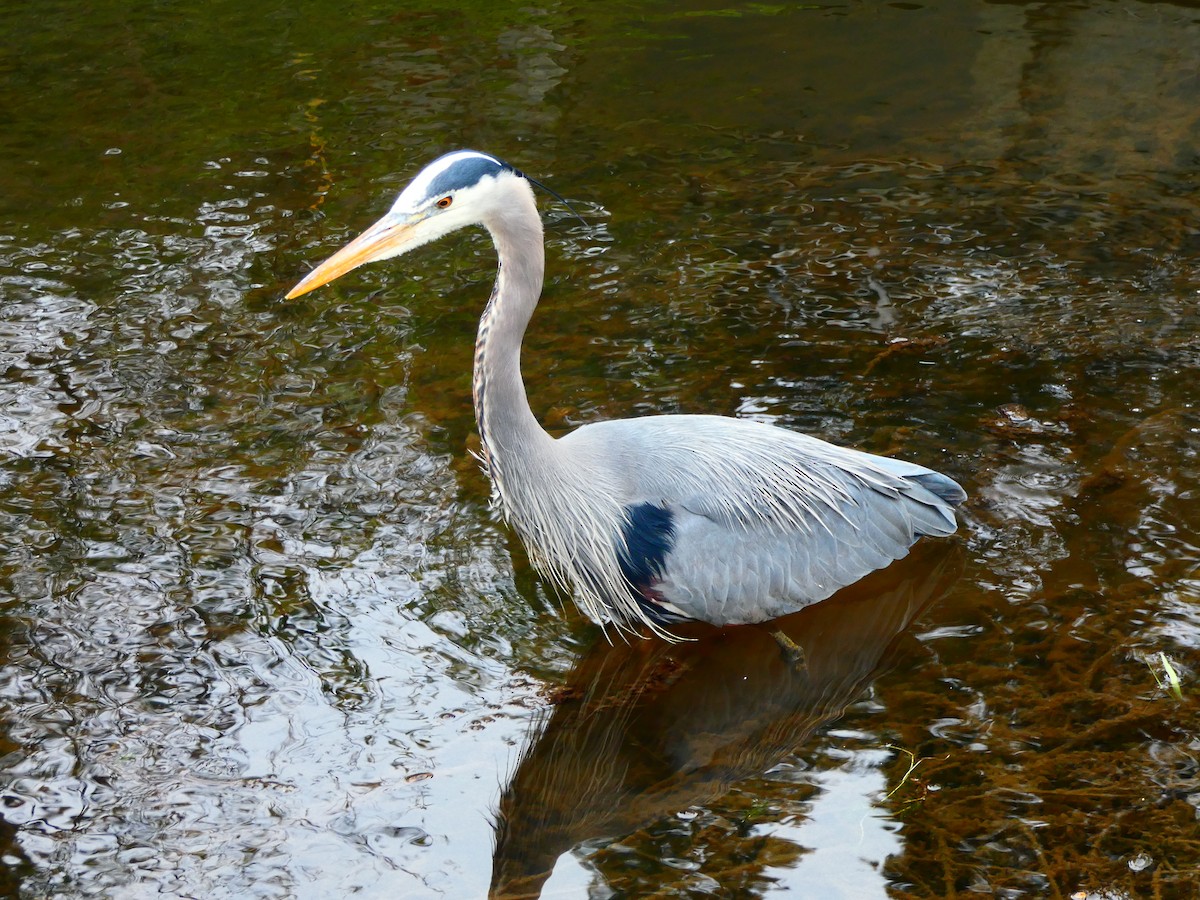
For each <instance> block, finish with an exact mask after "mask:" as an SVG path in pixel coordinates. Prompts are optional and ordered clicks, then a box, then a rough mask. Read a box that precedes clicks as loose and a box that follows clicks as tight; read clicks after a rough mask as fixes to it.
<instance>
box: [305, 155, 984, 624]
mask: <svg viewBox="0 0 1200 900" xmlns="http://www.w3.org/2000/svg"><path fill="white" fill-rule="evenodd" d="M476 223H478V224H482V225H483V226H484V227H485V228H487V229H488V231H489V232H490V233H491V235H492V238H493V240H494V242H495V244H496V250H497V253H498V255H499V257H500V268H499V272H498V275H497V279H496V287H495V290H494V291H493V293H492V298H491V300H490V302H489V303H488V305H487V308H486V309H485V310H484V314H483V317H482V318H481V320H480V325H479V335H478V339H477V343H476V355H475V381H474V395H475V410H476V415H477V418H478V421H479V430H480V437H481V439H482V442H483V454H482V455H483V459H484V463H485V468H486V469H487V471H488V474H489V475H490V476H491V478H492V482H493V485H494V487H495V494H496V498H497V501H498V502H499V504H500V507H501V509H502V510H503V512H504V515H505V517H506V519H507V520H508V521H509V522H510V523H511V524H512V526H513V527H514V528H515V529H516V530H517V532H518V533H519V534H520V535H521V537H522V539H523V540H524V541H525V544H526V546H527V547H528V548H529V550H530V555H531V556H532V558H533V559H534V561H535V563H536V564H537V565H538V566H539V567H540V568H541V569H542V570H543V571H545V572H546V573H547V574H548V575H550V576H551V577H552V578H554V579H555V580H557V581H559V582H560V583H562V584H563V585H564V586H567V587H568V588H573V589H574V593H575V597H576V600H577V602H578V603H579V605H580V607H581V608H582V609H583V611H584V612H585V613H587V614H588V615H589V616H590V617H591V618H593V619H595V620H597V621H601V622H603V621H611V622H615V623H616V624H618V625H637V624H643V623H644V624H649V625H650V626H651V627H652V628H655V629H660V626H661V625H662V624H663V623H667V622H670V621H673V620H678V619H699V620H702V621H706V622H712V623H714V624H717V625H726V624H737V623H746V622H761V621H765V620H767V619H771V618H774V617H776V616H780V615H784V614H786V613H789V612H794V611H795V610H798V609H800V608H802V607H804V606H807V605H809V604H811V603H815V602H817V601H819V600H822V599H824V598H826V597H828V596H829V595H831V594H832V593H834V591H836V590H837V589H838V588H841V587H844V586H846V585H848V584H851V583H852V582H854V581H857V580H858V579H859V578H861V577H862V576H864V575H866V574H867V573H868V572H871V571H873V570H875V569H877V568H880V567H882V566H885V565H887V564H888V563H890V562H891V561H892V560H894V559H898V558H899V557H901V556H903V555H905V554H906V553H907V552H908V548H909V547H911V546H912V544H913V543H914V542H915V541H916V540H917V539H918V538H920V537H921V536H923V535H929V536H945V535H949V534H952V533H953V532H954V531H955V529H956V527H957V522H956V519H955V514H954V507H955V506H957V505H958V504H959V503H961V502H962V500H963V499H965V494H964V493H963V491H962V489H961V488H960V487H959V486H958V485H957V484H956V483H955V482H954V481H952V480H951V479H949V478H947V477H946V476H944V475H941V474H939V473H937V472H933V471H931V470H929V469H926V468H923V467H921V466H918V465H914V464H912V463H907V462H903V461H900V460H895V459H890V458H887V457H881V456H875V455H872V454H869V453H863V452H861V451H858V450H852V449H849V448H844V447H838V446H835V445H833V444H828V443H826V442H824V441H821V440H818V439H817V438H813V437H809V436H807V435H803V434H799V433H797V432H793V431H788V430H786V429H782V428H777V427H775V426H771V425H765V424H760V423H756V422H748V421H744V420H740V419H731V418H726V417H722V416H650V417H644V418H637V419H620V420H615V421H606V422H596V423H593V424H590V425H585V426H583V427H582V428H579V429H578V430H576V431H574V432H572V433H570V434H567V435H565V436H564V437H561V438H557V439H555V438H553V437H551V436H550V435H549V434H547V433H546V431H545V430H544V429H542V427H541V426H540V425H539V423H538V422H537V420H536V418H535V417H534V415H533V413H532V411H531V410H530V408H529V403H528V400H527V398H526V395H525V387H524V383H523V382H522V379H521V372H520V351H521V340H522V338H523V336H524V333H525V328H526V325H527V324H528V322H529V318H530V316H531V315H532V313H533V309H534V307H535V306H536V305H537V301H538V297H539V295H540V293H541V287H542V277H543V271H544V264H545V257H544V249H543V242H542V229H541V219H540V217H539V216H538V213H537V207H536V204H535V203H534V199H533V192H532V190H531V189H530V187H529V183H528V181H527V180H526V179H525V177H524V176H522V175H521V174H520V173H519V172H517V171H515V170H514V169H512V168H511V167H510V166H507V165H505V164H504V163H502V162H500V161H499V160H497V159H495V158H494V157H491V156H487V155H486V154H481V153H475V152H474V151H459V152H457V153H452V154H448V155H446V156H444V157H441V158H440V159H438V160H435V161H434V162H433V163H431V164H430V165H429V166H427V167H426V169H425V170H423V171H422V172H421V173H420V174H419V175H418V176H417V178H416V179H415V180H414V181H413V183H412V184H411V185H410V186H409V187H408V188H406V189H405V191H404V192H403V193H402V194H401V195H400V197H399V198H398V199H397V201H396V204H395V206H393V208H392V211H391V212H390V213H388V215H387V216H385V217H384V218H383V219H381V220H380V221H379V222H377V223H376V224H375V225H374V226H372V227H371V228H370V229H368V231H367V232H365V233H364V234H363V235H361V236H360V237H359V238H357V239H356V240H355V241H353V242H352V243H351V244H349V245H348V246H347V247H345V248H344V249H343V250H341V251H339V252H338V253H337V254H335V255H334V256H333V257H331V258H330V259H329V260H327V261H326V262H325V263H323V264H322V265H321V266H320V267H318V268H317V269H316V270H315V271H314V272H312V273H311V274H310V275H309V276H308V277H307V278H306V279H305V280H304V281H302V282H301V283H300V284H299V285H297V287H296V288H294V289H293V290H292V292H291V293H290V294H289V295H288V296H289V297H290V296H296V295H298V294H301V293H304V292H305V291H307V290H311V289H313V288H315V287H318V286H320V285H321V284H324V283H326V282H328V281H330V280H332V279H333V278H336V277H338V275H341V274H343V273H344V272H346V271H349V270H350V269H352V268H355V267H356V266H358V265H360V264H362V263H364V262H368V261H371V260H374V259H384V258H387V257H390V256H395V255H398V254H399V253H403V252H406V251H407V250H409V249H412V248H413V247H415V246H417V245H419V244H421V243H424V242H425V241H428V240H432V239H434V238H436V237H440V236H441V235H443V234H446V233H448V232H449V231H453V230H455V229H457V228H460V227H463V226H465V225H470V224H476ZM660 630H661V629H660Z"/></svg>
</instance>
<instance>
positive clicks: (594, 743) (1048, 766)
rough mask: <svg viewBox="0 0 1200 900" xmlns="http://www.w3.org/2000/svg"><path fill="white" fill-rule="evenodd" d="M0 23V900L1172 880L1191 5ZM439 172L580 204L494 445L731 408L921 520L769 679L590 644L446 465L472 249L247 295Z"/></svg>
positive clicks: (318, 10) (1199, 636) (1112, 884)
mask: <svg viewBox="0 0 1200 900" xmlns="http://www.w3.org/2000/svg"><path fill="white" fill-rule="evenodd" d="M6 21H7V28H8V30H9V33H10V37H11V38H12V39H11V40H10V41H8V42H6V44H5V46H4V49H3V50H0V86H2V88H3V90H2V92H0V96H3V97H4V98H5V99H4V102H3V104H2V105H0V111H2V112H0V114H2V115H3V121H4V123H5V128H3V129H2V130H0V148H2V152H3V156H4V159H5V160H6V162H7V164H6V166H5V167H4V169H3V171H2V172H0V526H2V527H0V617H2V618H0V658H2V660H3V668H2V669H0V858H2V860H3V869H2V870H0V893H4V894H5V895H8V896H14V897H17V896H20V897H51V896H53V897H149V896H178V897H261V898H271V897H312V898H318V897H319V898H324V897H335V896H351V895H353V896H361V897H395V896H404V897H446V898H461V897H483V896H485V895H486V894H487V893H488V891H489V886H491V890H492V891H493V893H495V894H496V895H497V896H531V895H536V894H537V893H538V892H539V891H541V893H542V896H546V897H551V896H554V897H577V896H591V897H613V896H625V897H633V896H663V897H672V896H673V897H684V896H687V897H691V896H765V895H768V894H782V893H790V894H791V895H794V896H798V897H819V898H836V897H845V898H870V897H889V896H890V897H906V898H907V897H943V896H951V895H955V894H959V893H978V894H983V895H991V896H1000V897H1024V896H1030V897H1034V896H1036V897H1043V896H1051V897H1069V896H1076V895H1078V896H1088V897H1093V898H1097V897H1104V898H1120V897H1142V896H1161V897H1190V896H1195V895H1196V894H1197V893H1200V874H1198V871H1200V838H1198V837H1197V835H1198V834H1200V828H1198V825H1197V816H1198V810H1200V761H1198V760H1200V717H1198V716H1197V707H1196V700H1195V697H1196V694H1197V691H1198V690H1200V688H1198V687H1197V674H1198V673H1200V576H1198V574H1197V573H1198V569H1200V538H1198V537H1197V531H1198V528H1200V513H1198V512H1197V509H1198V507H1197V505H1196V502H1195V500H1196V497H1197V491H1198V490H1200V459H1198V455H1200V414H1198V413H1197V410H1196V407H1195V405H1194V402H1195V401H1194V391H1195V384H1196V381H1195V380H1194V379H1196V378H1197V376H1198V375H1200V338H1198V337H1197V325H1198V324H1200V314H1198V313H1197V304H1198V303H1200V264H1198V262H1197V259H1198V257H1200V224H1198V223H1200V193H1198V191H1197V187H1198V184H1197V182H1198V181H1200V175H1198V172H1200V155H1198V152H1197V149H1196V148H1197V147H1200V105H1197V103H1196V97H1197V96H1200V5H1197V4H1194V3H1148V2H1133V0H1107V2H1101V0H1094V2H1087V0H1082V2H1078V3H1071V4H1043V3H1028V4H1021V3H988V2H981V0H972V2H952V0H943V2H929V3H866V2H847V3H828V4H826V3H818V4H787V3H781V4H751V5H745V6H723V5H721V4H720V3H715V2H707V3H706V2H698V0H690V2H686V3H682V4H679V3H611V4H603V5H601V4H593V5H577V6H570V5H554V4H552V5H547V6H537V7H530V6H527V5H521V4H491V5H484V4H477V5H476V4H464V3H462V2H456V3H453V4H451V3H438V2H430V3H419V4H401V5H400V6H399V7H398V6H397V5H396V4H383V3H371V2H365V3H357V4H349V5H347V4H338V5H332V4H321V3H309V4H301V5H296V4H285V3H280V2H267V3H261V4H253V5H248V4H233V3H228V2H223V0H218V2H216V3H210V4H206V5H204V6H203V7H197V8H196V9H188V8H185V7H182V6H180V5H177V4H166V5H161V4H116V3H91V4H86V5H79V4H70V3H64V2H52V3H48V4H27V5H24V6H17V7H14V8H13V9H12V10H9V12H8V16H7V19H6ZM459 146H469V147H476V148H479V149H484V150H488V151H490V152H493V153H496V154H498V155H500V156H502V157H505V158H507V159H509V160H510V161H512V162H513V163H514V164H516V165H518V166H519V167H521V168H522V169H524V170H526V171H528V172H529V173H530V174H532V175H534V176H535V177H538V178H540V179H542V180H544V181H546V182H547V183H548V184H550V185H551V186H552V187H554V188H555V189H556V190H557V191H559V192H560V193H562V194H563V195H565V196H566V197H567V198H568V199H570V200H571V201H572V203H573V205H574V206H575V207H576V208H577V209H578V211H579V212H580V214H581V215H582V217H583V218H584V219H585V221H586V225H585V224H580V222H579V221H577V220H576V219H574V218H573V217H571V216H570V214H569V213H568V212H567V211H566V210H564V209H563V208H562V207H561V206H560V205H558V204H557V203H554V202H547V203H545V204H544V208H545V212H546V221H547V237H548V242H549V251H548V261H549V273H548V283H547V288H546V292H545V296H544V302H543V304H542V306H541V307H540V308H539V310H538V312H537V314H536V316H535V319H534V322H533V325H532V328H531V331H530V334H529V336H528V339H527V342H526V351H525V373H526V379H527V381H528V383H529V386H530V397H531V402H532V404H533V406H534V409H535V412H536V413H537V414H538V415H539V416H540V417H541V418H542V419H543V421H545V422H546V423H547V427H549V428H550V429H552V430H553V431H556V432H561V431H563V430H566V429H568V428H570V427H572V426H575V425H578V424H581V423H584V422H588V421H593V420H595V419H598V418H603V417H611V416H629V415H641V414H650V413H655V412H718V413H724V414H729V415H739V416H745V417H752V418H758V419H762V420H765V421H771V422H776V423H779V424H782V425H786V426H789V427H794V428H798V429H802V430H805V431H809V432H811V433H814V434H817V435H820V436H822V437H825V438H828V439H832V440H836V441H840V442H845V443H850V444H853V445H855V446H859V447H862V448H864V449H868V450H871V451H874V452H881V453H894V454H897V455H903V456H905V457H906V458H909V459H912V460H914V461H917V462H921V463H924V464H927V465H930V466H932V467H934V468H937V469H940V470H942V471H945V472H946V473H948V474H950V475H951V476H953V477H955V478H957V479H958V480H959V481H961V482H962V484H963V485H964V487H966V489H967V490H968V492H969V494H970V498H971V499H970V501H969V503H968V505H967V507H966V512H965V516H964V519H965V521H964V524H963V528H962V529H961V531H960V534H959V535H958V536H957V537H956V538H955V539H954V540H951V541H944V542H941V543H940V544H930V545H928V546H925V545H922V546H921V547H920V548H919V549H918V552H917V553H915V554H914V555H913V556H912V557H911V558H910V559H908V560H905V561H903V562H901V563H900V564H897V565H896V566H894V567H892V568H890V569H888V570H886V571H885V572H882V573H878V575H876V576H873V577H872V578H871V579H868V580H867V581H866V582H864V583H863V584H861V585H858V586H856V587H854V588H852V589H849V590H848V591H846V592H844V593H843V594H842V595H839V596H838V597H836V598H834V599H833V600H831V601H829V602H827V603H824V604H820V605H819V606H817V607H814V608H812V609H810V610H807V611H804V612H802V613H800V614H797V615H796V616H792V617H789V618H788V619H787V620H784V621H783V622H781V625H782V627H784V630H785V631H786V632H787V633H788V634H789V635H791V636H792V637H793V639H794V640H795V641H796V642H797V643H798V644H800V645H801V646H802V647H803V648H804V650H805V654H806V659H807V666H806V668H804V669H803V670H798V669H796V668H795V667H789V666H787V665H786V664H785V661H784V660H783V659H782V658H781V657H780V654H779V653H778V650H777V648H775V645H774V644H772V643H771V641H770V639H769V638H768V637H767V636H766V635H765V633H764V632H762V631H761V630H758V629H731V630H729V631H725V632H713V631H712V630H711V629H707V630H706V629H697V630H695V632H694V633H692V634H691V636H692V637H694V638H696V640H694V641H692V642H689V643H686V644H682V645H675V646H668V645H665V644H662V643H661V642H657V641H637V642H634V643H632V644H625V643H622V642H620V641H617V642H616V643H613V644H610V643H608V642H606V641H605V640H604V638H603V636H602V634H601V633H600V631H599V630H598V629H596V628H595V627H593V626H591V625H590V624H588V623H587V622H586V621H584V620H583V619H582V618H581V617H580V616H579V614H578V613H577V612H576V611H575V610H574V608H573V607H572V606H571V605H570V604H569V603H567V602H564V599H563V598H561V597H559V596H557V595H555V594H554V593H553V592H552V591H550V590H548V589H547V587H546V586H545V585H544V584H543V583H542V582H540V581H539V580H538V579H537V578H536V577H535V575H534V574H533V573H532V571H531V570H530V567H529V564H528V561H527V559H526V557H525V555H524V552H523V550H522V548H521V547H520V546H519V544H518V542H517V541H516V540H515V539H514V538H513V537H512V535H511V534H510V533H509V532H508V531H507V530H506V529H505V527H504V526H503V524H502V523H500V522H498V521H497V520H496V519H495V518H494V516H493V515H492V514H491V512H490V511H489V508H488V493H489V489H488V485H487V483H486V480H485V479H484V477H483V476H482V474H481V473H480V472H479V471H478V469H477V467H476V465H475V462H474V460H473V459H472V457H471V456H470V453H469V452H468V451H469V450H471V449H472V448H475V447H477V438H476V437H475V434H474V421H473V415H472V411H471V405H470V363H471V358H472V340H473V335H474V327H475V321H476V318H477V316H478V314H479V312H480V310H481V308H482V305H483V302H484V300H485V299H486V296H487V292H488V289H489V284H490V278H491V274H492V269H493V265H494V258H493V252H492V250H491V247H490V245H489V243H488V241H487V239H486V237H485V236H484V235H482V234H471V235H466V234H464V235H457V236H455V237H453V238H451V239H448V240H446V241H443V242H442V243H440V244H438V245H435V246H431V247H428V248H424V249H423V250H422V251H420V253H419V254H416V255H413V256H410V257H407V258H405V259H404V260H403V261H401V262H399V263H397V264H382V265H377V266H373V267H370V268H368V269H365V270H363V271H362V272H361V273H359V274H355V275H353V276H350V277H347V278H345V279H342V280H341V281H339V282H338V284H337V285H335V286H333V287H331V288H329V289H326V290H323V291H320V292H318V293H315V294H313V295H309V296H306V297H304V298H302V299H301V300H299V301H296V302H291V303H286V302H284V301H283V300H282V299H281V298H282V295H283V293H284V291H285V290H286V289H287V288H288V287H290V286H291V284H293V283H294V282H295V281H296V280H297V279H298V278H299V277H300V276H301V275H302V274H303V273H304V272H306V271H307V270H308V267H309V266H310V265H312V264H313V263H315V262H317V261H318V260H320V259H322V258H324V257H325V256H326V255H328V254H329V253H330V252H332V250H334V249H335V248H336V247H337V246H339V245H340V244H341V243H342V242H344V241H345V240H347V239H348V238H349V237H350V236H352V235H353V234H356V233H357V232H358V231H359V230H361V229H362V228H363V227H364V226H365V225H366V224H368V223H369V222H370V221H373V219H374V218H375V217H376V216H377V215H378V214H379V213H380V212H381V211H382V210H383V209H385V208H386V207H387V206H388V204H390V202H391V198H392V195H393V194H394V192H395V191H397V190H398V189H399V188H400V187H402V186H403V184H404V183H405V182H406V180H407V178H408V177H410V176H411V175H412V174H413V173H414V172H415V171H416V170H417V169H418V168H419V167H420V166H421V165H422V164H423V163H424V162H426V161H427V160H429V159H431V158H432V157H433V156H435V155H436V154H438V153H439V152H442V151H444V150H447V149H451V148H454V147H459ZM1170 672H1174V673H1177V675H1178V677H1179V679H1180V680H1181V694H1182V696H1181V698H1176V697H1175V696H1174V695H1173V693H1172V691H1171V690H1170V684H1169V682H1168V674H1169V673H1170ZM493 857H495V859H493Z"/></svg>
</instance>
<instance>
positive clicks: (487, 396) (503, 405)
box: [473, 188, 553, 501]
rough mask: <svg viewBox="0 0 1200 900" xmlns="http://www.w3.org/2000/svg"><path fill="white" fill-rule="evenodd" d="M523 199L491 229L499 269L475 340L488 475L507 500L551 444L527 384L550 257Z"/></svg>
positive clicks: (533, 211) (477, 412)
mask: <svg viewBox="0 0 1200 900" xmlns="http://www.w3.org/2000/svg"><path fill="white" fill-rule="evenodd" d="M525 193H528V194H529V196H528V197H527V198H526V197H525V196H524V194H525ZM518 199H519V201H527V202H516V203H514V204H513V205H512V206H511V207H508V208H506V209H505V211H504V213H503V214H501V215H497V216H496V217H495V218H494V219H493V220H492V221H489V222H487V223H486V224H487V229H488V231H490V232H491V235H492V240H493V241H494V242H495V244H496V252H497V254H498V255H499V257H500V266H499V269H498V270H497V273H496V286H495V287H494V288H493V289H492V297H491V299H490V300H489V301H488V305H487V308H486V309H485V310H484V312H483V317H482V318H481V319H480V320H479V335H478V337H477V339H476V341H475V378H474V385H473V394H474V398H475V417H476V419H477V420H478V422H479V437H480V439H481V440H482V442H483V452H484V458H485V461H486V463H487V467H488V472H489V474H490V475H491V476H492V480H493V481H494V483H495V485H496V489H497V491H498V492H499V494H500V496H501V499H502V500H504V501H510V500H511V497H510V496H509V493H510V490H511V485H512V484H519V483H526V480H525V479H517V478H515V477H514V478H512V479H507V480H506V476H507V475H509V474H510V473H512V471H513V469H514V468H517V467H521V468H524V467H526V466H530V465H535V464H536V463H537V461H538V460H540V459H543V458H544V457H545V456H546V455H547V452H548V448H549V446H550V445H551V444H552V443H553V441H552V439H551V438H550V436H549V435H548V434H546V432H545V430H543V428H542V427H541V425H540V424H538V421H537V419H536V418H534V415H533V411H532V410H531V409H530V408H529V399H528V398H527V397H526V394H525V384H524V382H523V381H522V379H521V340H522V338H523V337H524V336H525V328H526V326H527V325H528V324H529V318H530V316H531V315H532V314H533V310H534V307H536V306H537V302H538V297H539V296H540V294H541V291H542V277H543V274H544V271H545V265H546V252H545V247H544V245H543V243H542V224H541V219H540V217H539V216H538V213H537V208H536V207H535V205H534V203H533V196H532V193H531V192H529V191H528V189H527V188H526V191H525V192H522V196H521V197H520V198H518Z"/></svg>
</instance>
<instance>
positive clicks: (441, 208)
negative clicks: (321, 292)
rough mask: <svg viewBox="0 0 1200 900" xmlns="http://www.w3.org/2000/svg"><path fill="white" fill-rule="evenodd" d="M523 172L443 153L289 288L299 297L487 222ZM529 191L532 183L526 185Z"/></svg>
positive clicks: (482, 156)
mask: <svg viewBox="0 0 1200 900" xmlns="http://www.w3.org/2000/svg"><path fill="white" fill-rule="evenodd" d="M524 181H525V177H524V176H523V175H522V174H521V173H520V172H518V171H517V170H516V169H514V168H513V167H512V166H510V165H508V164H507V163H504V162H501V161H500V160H498V159H496V157H494V156H489V155H488V154H486V153H479V152H477V151H475V150H456V151H454V152H453V153H447V154H446V155H445V156H440V157H438V158H437V159H435V160H434V161H433V162H431V163H430V164H429V165H427V166H426V167H425V168H424V169H422V170H421V171H420V173H419V174H418V175H417V177H416V178H414V179H413V180H412V183H410V184H409V186H408V187H406V188H405V189H404V190H403V191H401V193H400V196H399V197H397V198H396V202H395V203H394V204H393V205H392V208H391V209H390V210H389V211H388V213H387V215H385V216H384V217H383V218H382V219H380V220H379V221H378V222H376V223H375V224H374V225H372V226H371V227H370V228H368V229H367V230H366V231H364V232H363V233H362V234H360V235H359V236H358V237H356V238H355V239H354V240H352V241H351V242H350V243H349V244H347V245H346V246H345V247H343V248H342V249H341V250H339V251H338V252H337V253H335V254H333V256H331V257H329V259H327V260H325V262H323V263H321V265H319V266H317V267H316V268H315V269H313V270H312V271H311V272H309V273H308V275H307V277H305V278H304V280H302V281H301V282H300V283H299V284H297V285H296V286H295V287H294V288H292V289H291V290H290V291H288V293H287V299H289V300H290V299H291V298H293V297H299V296H300V295H301V294H307V293H308V292H309V291H311V290H314V289H316V288H319V287H321V285H323V284H328V283H329V282H331V281H333V280H334V279H335V278H338V277H340V276H342V275H345V274H346V273H347V272H349V271H350V270H351V269H356V268H358V267H359V266H361V265H362V264H363V263H369V262H375V261H377V260H381V259H390V258H391V257H393V256H399V255H400V254H401V253H407V252H408V251H409V250H412V249H413V248H415V247H419V246H421V245H422V244H426V243H428V242H429V241H432V240H436V239H437V238H440V237H442V236H443V235H446V234H449V233H450V232H451V231H455V230H457V229H459V228H463V227H465V226H467V225H477V224H479V223H486V222H487V220H488V219H489V217H491V216H492V215H494V214H497V213H498V212H501V211H502V210H503V207H504V206H505V203H506V201H509V200H511V189H512V188H513V187H514V186H515V185H516V184H517V183H523V182H524ZM524 192H525V193H526V194H527V195H528V194H529V188H528V187H527V186H525V187H524Z"/></svg>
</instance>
